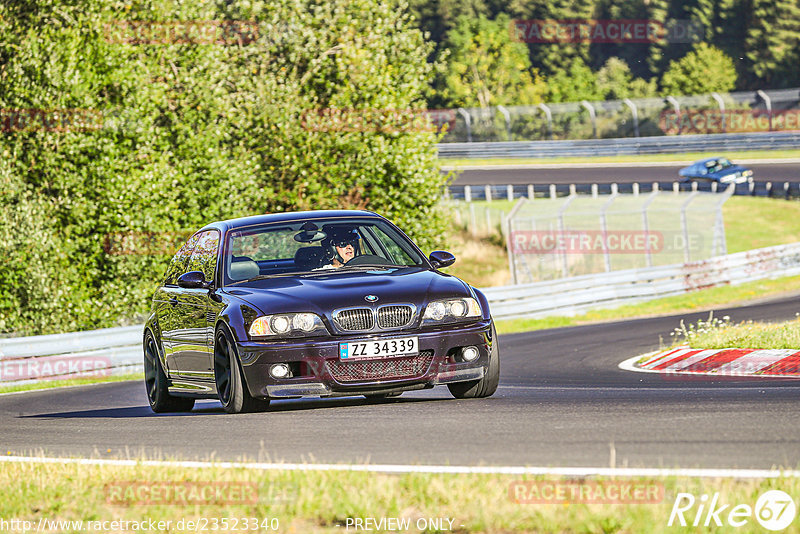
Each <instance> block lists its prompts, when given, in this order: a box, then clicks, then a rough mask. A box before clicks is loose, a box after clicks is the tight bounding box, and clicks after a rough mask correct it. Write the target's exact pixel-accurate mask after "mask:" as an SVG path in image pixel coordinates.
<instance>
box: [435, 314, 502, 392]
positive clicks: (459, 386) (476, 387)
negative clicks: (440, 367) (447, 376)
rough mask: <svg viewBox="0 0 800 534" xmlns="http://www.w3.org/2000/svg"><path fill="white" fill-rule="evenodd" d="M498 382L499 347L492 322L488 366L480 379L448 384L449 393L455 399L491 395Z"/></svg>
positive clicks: (495, 389)
mask: <svg viewBox="0 0 800 534" xmlns="http://www.w3.org/2000/svg"><path fill="white" fill-rule="evenodd" d="M499 383H500V347H499V345H498V343H497V331H496V330H495V329H494V323H492V350H490V351H489V368H488V369H487V370H486V374H485V375H483V378H481V379H480V380H472V381H470V382H456V383H455V384H448V385H447V387H448V389H450V393H451V394H452V395H453V396H454V397H455V398H457V399H477V398H483V397H491V396H492V395H493V394H494V392H495V391H497V385H498V384H499Z"/></svg>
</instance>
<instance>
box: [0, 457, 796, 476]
mask: <svg viewBox="0 0 800 534" xmlns="http://www.w3.org/2000/svg"><path fill="white" fill-rule="evenodd" d="M0 462H6V463H32V464H77V465H97V466H126V467H134V466H137V465H143V466H151V467H183V468H188V469H198V468H201V469H202V468H211V467H214V468H221V469H253V470H256V471H361V472H367V473H389V474H392V473H394V474H406V473H431V474H452V475H461V474H481V475H484V474H485V475H551V476H564V477H583V476H602V477H669V476H676V477H702V478H779V477H800V471H799V470H784V471H781V470H777V469H724V468H723V469H664V468H648V467H642V468H629V467H622V468H610V467H527V466H467V465H464V466H460V465H402V464H375V465H369V464H293V463H286V464H283V463H258V462H255V463H248V462H193V461H183V462H180V461H175V462H169V461H155V460H138V461H137V460H103V459H90V458H47V457H28V456H3V457H0Z"/></svg>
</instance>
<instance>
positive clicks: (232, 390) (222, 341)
mask: <svg viewBox="0 0 800 534" xmlns="http://www.w3.org/2000/svg"><path fill="white" fill-rule="evenodd" d="M214 339H215V343H214V381H215V382H216V386H217V395H218V396H219V402H220V403H222V407H223V408H224V409H225V411H226V412H228V413H245V412H258V411H263V410H265V409H266V408H267V407H268V406H269V399H256V398H254V397H252V396H251V395H250V391H249V390H248V389H247V384H245V382H244V373H242V367H241V364H240V363H239V356H238V355H237V353H236V344H235V343H234V342H233V338H232V337H231V335H230V334H229V333H228V331H227V330H226V329H225V328H220V329H218V330H217V335H216V336H214Z"/></svg>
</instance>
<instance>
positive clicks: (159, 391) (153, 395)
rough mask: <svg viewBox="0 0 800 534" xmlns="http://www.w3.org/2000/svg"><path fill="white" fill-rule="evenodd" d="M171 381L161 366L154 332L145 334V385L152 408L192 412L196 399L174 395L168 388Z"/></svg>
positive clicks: (160, 410) (164, 410)
mask: <svg viewBox="0 0 800 534" xmlns="http://www.w3.org/2000/svg"><path fill="white" fill-rule="evenodd" d="M168 384H169V382H168V381H167V375H166V374H165V373H164V369H163V367H161V358H160V357H159V352H158V346H157V345H156V341H155V339H153V334H151V333H150V331H149V330H148V332H147V333H146V334H145V335H144V387H145V389H146V390H147V400H148V402H150V408H151V409H152V410H153V411H154V412H156V413H167V412H190V411H192V408H194V399H189V398H185V397H173V396H172V395H170V394H169V389H167V387H168Z"/></svg>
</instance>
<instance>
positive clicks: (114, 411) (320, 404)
mask: <svg viewBox="0 0 800 534" xmlns="http://www.w3.org/2000/svg"><path fill="white" fill-rule="evenodd" d="M452 400H453V399H448V398H444V397H442V398H436V397H434V398H419V397H409V398H402V397H393V398H389V399H380V400H372V399H369V400H368V399H365V398H363V397H341V398H334V399H285V400H284V399H282V400H279V401H276V402H273V403H271V404H270V405H269V407H268V408H267V409H266V410H264V411H263V412H257V413H255V414H242V415H258V414H269V413H271V412H276V413H277V412H295V411H306V410H320V409H331V408H347V407H358V406H378V405H381V404H413V403H419V402H437V401H452ZM202 415H227V414H226V413H225V410H223V409H222V406H221V405H214V404H211V405H204V406H199V407H195V408H194V409H193V410H192V411H191V412H174V413H155V412H153V410H151V409H150V407H149V406H131V407H128V408H102V409H93V410H74V411H68V412H51V413H40V414H33V415H23V414H20V415H19V416H18V418H19V419H104V418H108V419H132V418H139V417H150V418H152V417H172V418H174V417H197V416H202Z"/></svg>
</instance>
